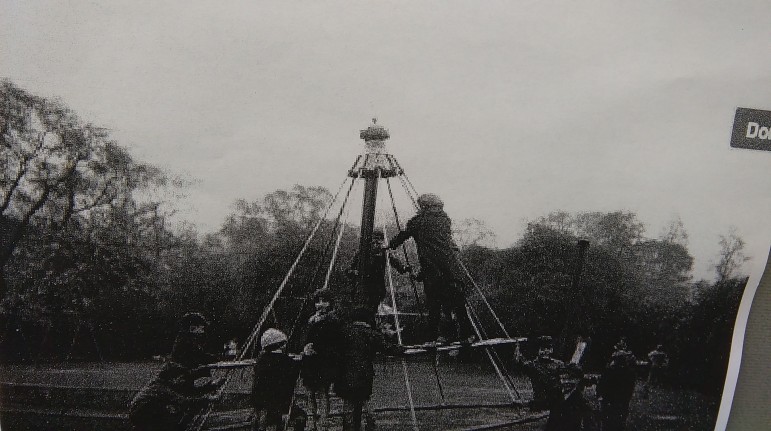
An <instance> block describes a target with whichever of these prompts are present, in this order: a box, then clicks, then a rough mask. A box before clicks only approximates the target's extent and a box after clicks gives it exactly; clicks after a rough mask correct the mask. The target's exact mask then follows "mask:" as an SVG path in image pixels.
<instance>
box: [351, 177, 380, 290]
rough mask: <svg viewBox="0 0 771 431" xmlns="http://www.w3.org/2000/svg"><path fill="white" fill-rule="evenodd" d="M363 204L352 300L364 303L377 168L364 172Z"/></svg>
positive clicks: (370, 255) (375, 201)
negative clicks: (357, 262) (357, 272)
mask: <svg viewBox="0 0 771 431" xmlns="http://www.w3.org/2000/svg"><path fill="white" fill-rule="evenodd" d="M363 176H364V204H363V207H362V211H361V234H360V239H359V268H358V270H359V278H358V279H357V282H356V289H355V291H354V301H355V302H356V303H357V304H359V305H362V304H365V303H367V302H368V301H369V297H368V294H367V286H366V279H367V276H368V271H369V268H371V262H372V231H373V230H374V228H375V207H376V205H377V186H378V177H377V170H373V171H365V172H364V175H363Z"/></svg>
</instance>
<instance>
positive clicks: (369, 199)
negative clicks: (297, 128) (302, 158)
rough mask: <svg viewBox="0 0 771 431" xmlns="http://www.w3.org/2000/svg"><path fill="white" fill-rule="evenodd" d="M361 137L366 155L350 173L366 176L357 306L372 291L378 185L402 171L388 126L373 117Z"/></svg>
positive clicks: (355, 176)
mask: <svg viewBox="0 0 771 431" xmlns="http://www.w3.org/2000/svg"><path fill="white" fill-rule="evenodd" d="M359 137H361V139H363V140H364V146H365V147H364V156H363V157H360V158H359V163H357V164H356V165H355V166H354V167H353V169H351V171H350V172H349V174H348V175H349V176H350V177H353V178H362V179H364V202H363V207H362V211H361V233H360V238H359V267H358V270H359V277H358V279H357V280H356V287H355V289H354V290H353V292H352V295H351V296H352V298H351V300H352V302H353V304H352V305H353V306H356V305H366V304H368V302H369V300H370V295H371V294H372V292H369V291H368V286H367V284H366V280H367V279H368V271H369V268H370V267H371V265H370V263H371V261H372V231H373V230H374V228H375V210H376V205H377V188H378V181H379V180H380V178H390V177H393V176H396V175H399V171H398V168H397V167H395V166H393V164H392V163H391V159H390V158H389V157H390V155H389V154H388V153H387V152H386V147H385V141H386V140H387V139H388V138H389V137H390V136H389V134H388V130H387V129H386V128H384V127H383V126H381V125H379V124H377V119H376V118H373V119H372V124H370V126H369V127H367V128H366V129H364V130H361V132H360V134H359Z"/></svg>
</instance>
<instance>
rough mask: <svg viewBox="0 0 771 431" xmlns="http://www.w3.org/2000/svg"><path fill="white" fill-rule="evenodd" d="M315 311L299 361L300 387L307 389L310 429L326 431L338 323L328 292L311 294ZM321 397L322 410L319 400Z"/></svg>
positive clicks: (336, 364) (335, 372)
mask: <svg viewBox="0 0 771 431" xmlns="http://www.w3.org/2000/svg"><path fill="white" fill-rule="evenodd" d="M313 298H314V305H315V307H316V312H315V313H314V314H313V316H311V317H310V319H309V320H308V335H307V338H306V345H305V350H304V352H303V353H304V355H305V356H304V357H303V361H302V378H303V385H304V386H305V387H306V388H307V389H308V393H309V396H310V404H311V409H312V410H313V412H312V413H313V429H314V430H317V429H319V427H320V428H321V429H323V430H326V429H327V427H328V424H327V418H328V416H329V389H330V386H331V385H332V382H334V381H335V378H336V377H337V373H338V370H339V365H338V364H339V355H338V352H339V348H340V342H339V340H340V329H341V321H340V319H339V318H338V316H337V313H336V311H335V308H334V299H333V297H332V295H331V292H330V291H329V290H328V289H319V290H317V291H316V292H315V293H314V294H313ZM319 398H322V400H323V404H322V408H319V404H318V399H319Z"/></svg>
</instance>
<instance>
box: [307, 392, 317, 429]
mask: <svg viewBox="0 0 771 431" xmlns="http://www.w3.org/2000/svg"><path fill="white" fill-rule="evenodd" d="M309 392H310V403H311V415H312V416H313V430H314V431H316V430H318V427H319V404H318V401H317V400H316V391H315V390H311V391H309Z"/></svg>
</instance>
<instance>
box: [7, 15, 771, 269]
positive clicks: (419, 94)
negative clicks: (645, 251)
mask: <svg viewBox="0 0 771 431" xmlns="http://www.w3.org/2000/svg"><path fill="white" fill-rule="evenodd" d="M1 3H2V10H3V13H2V16H1V17H0V41H1V42H0V43H2V45H0V76H2V77H7V78H10V79H11V80H12V81H14V82H16V83H17V84H18V85H20V86H22V87H23V88H25V89H27V90H29V91H31V92H33V93H36V94H39V95H42V96H58V97H61V98H62V99H63V100H64V101H65V102H66V103H67V104H69V105H70V106H71V107H72V108H73V109H75V110H76V111H77V112H78V113H79V114H80V115H81V116H82V117H83V118H84V119H86V120H89V121H92V122H94V123H96V124H99V125H103V126H106V127H109V128H111V129H113V130H114V136H115V137H116V138H117V139H118V140H119V141H120V142H121V143H122V144H123V145H125V146H127V147H128V148H130V149H131V151H132V154H134V155H135V156H136V157H137V158H138V159H141V160H144V161H148V162H153V163H156V164H158V165H160V166H161V167H164V168H167V169H169V170H171V171H172V172H175V173H178V174H182V175H188V176H191V177H194V178H196V179H197V180H198V181H197V182H196V184H195V185H194V186H193V187H191V188H190V190H188V197H187V198H186V199H185V200H184V201H183V202H180V203H179V207H180V208H181V209H182V211H181V213H180V215H179V216H178V217H179V220H182V219H184V220H186V221H189V222H191V223H194V224H195V225H196V226H198V228H199V229H200V230H202V231H213V230H216V229H217V228H218V227H219V225H220V224H221V222H222V221H223V219H224V217H225V216H226V215H227V214H228V213H230V212H231V211H232V205H231V204H232V202H233V201H234V200H235V199H237V198H246V199H256V198H259V197H261V196H263V195H264V194H266V193H269V192H271V191H274V190H276V189H286V188H290V187H291V186H292V185H293V184H295V183H298V184H304V185H322V186H325V187H327V188H330V189H333V190H335V189H336V188H337V186H338V185H339V184H340V183H341V181H342V180H343V179H344V178H345V174H346V171H347V169H348V167H349V166H350V164H351V163H352V161H353V160H354V158H355V157H356V155H357V154H358V153H359V152H360V151H361V149H362V141H360V140H359V137H358V133H359V129H362V128H365V127H366V126H367V125H368V123H369V122H370V118H371V117H373V116H377V117H378V118H379V120H380V123H381V124H383V125H385V126H386V127H388V128H389V129H390V132H391V140H390V141H389V148H390V150H391V152H392V153H393V154H394V155H395V156H396V157H397V158H398V159H399V161H400V162H401V164H402V166H403V167H404V168H405V170H406V171H407V173H408V174H409V176H410V179H411V180H412V182H413V184H414V185H415V187H416V188H417V189H418V191H419V192H434V193H437V194H439V195H441V196H442V197H443V198H444V200H445V202H446V209H447V211H448V213H450V215H451V216H452V217H453V218H455V219H462V218H471V217H473V218H478V219H481V220H483V221H485V222H486V223H487V224H488V225H489V227H490V228H491V229H492V230H493V231H494V232H495V233H496V234H497V238H498V241H497V243H498V245H500V246H506V245H510V244H512V243H513V242H514V241H516V240H517V239H518V238H520V237H521V235H522V232H523V228H524V223H525V221H526V220H530V219H534V218H536V217H539V216H542V215H546V214H547V213H549V212H550V211H554V210H565V211H571V212H574V211H595V210H596V211H613V210H628V211H634V212H636V213H637V214H638V215H639V218H640V219H641V220H642V221H643V222H645V223H646V225H647V227H648V229H647V232H646V235H647V236H648V237H657V236H658V235H659V234H660V232H661V230H662V229H663V228H664V226H665V225H666V224H667V223H668V222H670V221H671V220H672V219H674V218H675V217H677V216H679V217H680V218H681V219H682V221H683V223H684V225H685V228H686V230H687V231H688V234H689V236H690V243H689V247H690V250H691V252H692V254H693V255H694V256H695V257H696V259H697V260H696V265H695V268H694V273H695V276H696V277H708V278H711V277H712V269H711V267H710V266H711V264H712V263H714V260H715V259H716V255H717V252H718V249H719V247H718V240H719V235H720V234H724V233H727V232H728V230H729V227H730V226H731V225H734V226H736V227H737V228H738V233H739V234H740V235H741V236H742V237H743V238H744V239H745V240H746V241H747V244H748V245H747V253H748V254H749V255H751V256H752V257H753V260H752V261H751V262H750V263H749V264H748V265H746V267H745V270H746V271H747V272H750V271H753V270H754V271H758V270H760V269H761V267H762V266H763V265H764V263H765V259H766V257H767V253H768V250H769V244H770V241H769V239H770V238H771V226H770V225H771V223H769V221H768V220H769V215H771V193H770V192H769V190H771V174H769V172H770V171H771V152H762V151H751V150H738V149H731V148H730V147H729V140H730V135H731V127H732V123H733V117H734V111H735V109H736V107H737V106H742V107H747V108H756V109H771V97H770V96H771V85H769V83H770V82H771V44H770V43H769V41H771V26H769V25H768V23H769V20H768V13H769V9H768V2H767V1H754V2H705V1H691V2H686V1H679V2H611V1H609V2H569V1H563V2H552V1H519V2H512V1H505V2H493V1H485V2H470V1H469V2H450V1H441V2H427V1H421V2H412V1H404V2H378V3H377V4H374V3H370V2H353V1H349V2H299V3H291V4H290V2H259V1H243V2H238V1H227V2H219V1H216V2H215V1H213V2H190V1H186V2H176V3H171V2H165V3H166V4H164V5H161V4H156V3H160V2H155V1H136V0H134V1H130V2H116V1H110V2H104V3H105V4H100V3H97V2H85V1H84V2H61V1H51V2H43V1H39V2H27V1H2V2H1ZM121 3H122V4H121ZM617 3H623V5H620V4H617ZM654 3H655V4H654Z"/></svg>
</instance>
